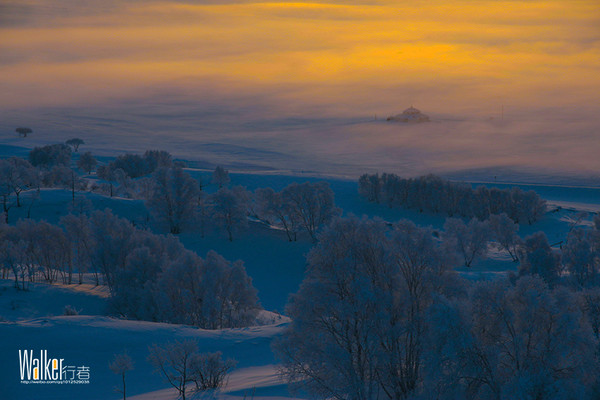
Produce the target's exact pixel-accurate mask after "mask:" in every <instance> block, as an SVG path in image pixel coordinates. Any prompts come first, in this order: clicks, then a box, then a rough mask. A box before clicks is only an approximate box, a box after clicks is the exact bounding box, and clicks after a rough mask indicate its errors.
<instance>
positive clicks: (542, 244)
mask: <svg viewBox="0 0 600 400" xmlns="http://www.w3.org/2000/svg"><path fill="white" fill-rule="evenodd" d="M519 260H520V261H521V264H520V265H519V275H520V276H523V275H538V276H540V277H541V278H543V279H544V280H545V281H546V283H547V284H548V285H550V286H553V285H554V284H555V283H556V282H557V281H558V278H559V275H560V254H559V253H558V252H556V251H554V250H553V249H552V248H551V247H550V244H549V243H548V238H547V237H546V234H545V233H544V232H537V233H534V234H533V235H530V236H527V237H526V238H525V240H524V242H523V243H522V245H521V246H520V247H519Z"/></svg>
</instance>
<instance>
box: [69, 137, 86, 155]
mask: <svg viewBox="0 0 600 400" xmlns="http://www.w3.org/2000/svg"><path fill="white" fill-rule="evenodd" d="M65 144H66V145H68V146H71V147H72V148H73V150H75V153H77V151H78V150H79V146H81V145H82V144H85V142H84V141H83V139H79V138H73V139H69V140H67V141H66V142H65Z"/></svg>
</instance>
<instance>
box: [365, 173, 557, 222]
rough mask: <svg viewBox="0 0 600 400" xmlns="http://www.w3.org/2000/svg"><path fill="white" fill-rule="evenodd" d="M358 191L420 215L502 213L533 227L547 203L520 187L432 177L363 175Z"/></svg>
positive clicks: (478, 215) (368, 196) (375, 199)
mask: <svg viewBox="0 0 600 400" xmlns="http://www.w3.org/2000/svg"><path fill="white" fill-rule="evenodd" d="M358 191H359V193H360V195H361V196H363V197H364V198H365V199H367V200H368V201H372V202H376V203H385V204H387V205H388V206H389V207H405V208H410V209H416V210H419V211H421V212H423V211H426V212H431V213H440V214H445V215H447V216H450V217H453V216H460V217H463V218H473V217H475V218H478V219H480V220H485V219H487V218H489V216H490V215H494V214H501V213H505V214H506V215H508V216H509V218H511V219H512V220H513V221H515V222H516V223H528V224H532V223H534V222H535V221H537V220H538V219H539V218H540V217H541V216H542V215H543V214H544V212H545V210H546V203H545V201H544V200H542V199H541V198H540V197H539V195H538V194H537V193H535V192H534V191H532V190H530V191H527V192H524V191H523V190H521V189H520V188H517V187H513V188H511V189H498V188H491V189H489V188H487V187H485V186H479V187H477V188H476V189H473V188H472V187H471V186H470V185H468V184H466V183H457V182H451V181H447V180H444V179H442V178H440V177H438V176H435V175H426V176H421V177H418V178H409V179H405V178H401V177H399V176H397V175H395V174H387V173H384V174H382V175H379V174H372V175H369V174H364V175H362V176H361V177H360V178H359V180H358Z"/></svg>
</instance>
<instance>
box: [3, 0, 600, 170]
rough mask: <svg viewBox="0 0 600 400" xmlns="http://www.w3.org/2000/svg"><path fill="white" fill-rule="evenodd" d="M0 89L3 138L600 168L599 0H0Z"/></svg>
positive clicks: (298, 156) (253, 161)
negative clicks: (28, 134)
mask: <svg viewBox="0 0 600 400" xmlns="http://www.w3.org/2000/svg"><path fill="white" fill-rule="evenodd" d="M0 93H2V96H0V143H5V144H14V143H21V144H22V145H24V146H28V145H31V144H32V143H37V142H36V141H38V142H44V141H47V142H52V141H56V140H64V138H68V137H71V136H73V135H75V136H79V137H82V138H83V139H84V140H86V142H87V143H88V144H89V149H92V150H95V151H98V152H103V151H104V152H108V150H109V149H114V150H120V151H121V150H122V151H135V150H138V151H143V150H144V149H145V148H147V147H150V148H165V149H167V150H170V151H172V152H173V153H174V154H175V155H179V156H181V157H186V158H194V159H197V160H205V161H207V162H209V163H223V164H229V165H231V166H234V167H235V166H237V167H239V168H245V167H250V166H254V167H256V168H262V167H264V168H272V169H282V170H294V171H298V170H306V171H309V170H310V171H312V170H314V171H320V172H330V173H331V172H338V173H345V174H350V175H352V174H357V173H360V171H367V170H368V171H374V170H388V171H393V172H396V173H400V174H420V173H428V172H436V173H437V172H444V171H457V170H474V169H482V168H483V169H490V170H494V169H498V170H499V169H500V168H512V169H515V170H520V171H536V173H540V174H542V173H544V174H552V173H556V174H560V173H567V172H568V173H574V174H580V175H581V174H583V175H590V176H593V175H596V176H598V175H600V172H598V171H600V157H598V156H597V154H598V153H599V151H600V137H599V136H600V95H599V93H600V2H598V1H597V0H590V1H579V0H524V1H498V0H448V1H441V0H423V1H421V0H416V1H398V0H396V1H388V0H380V1H378V0H363V1H314V2H300V1H299V2H271V1H264V2H252V1H235V0H231V1H227V0H225V1H216V0H208V1H146V0H105V1H102V2H99V1H93V0H85V1H83V0H78V1H75V0H62V1H56V0H54V1H49V0H18V1H16V0H0ZM411 105H414V106H415V107H417V108H419V109H421V110H422V111H423V112H424V113H426V114H428V115H429V116H430V117H431V119H432V122H431V123H429V124H422V125H419V126H415V125H412V126H405V125H402V124H391V123H386V122H385V121H384V120H385V118H386V117H387V116H389V115H393V114H397V113H400V112H402V110H404V109H405V108H407V107H409V106H411ZM20 125H26V126H31V127H32V128H33V129H34V135H33V137H32V139H31V140H30V142H17V139H16V138H14V136H15V135H14V128H15V127H16V126H20ZM140 147H141V148H140Z"/></svg>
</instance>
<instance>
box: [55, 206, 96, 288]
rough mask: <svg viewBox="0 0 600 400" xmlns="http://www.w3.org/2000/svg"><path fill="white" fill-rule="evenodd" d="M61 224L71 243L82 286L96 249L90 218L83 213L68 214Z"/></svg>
mask: <svg viewBox="0 0 600 400" xmlns="http://www.w3.org/2000/svg"><path fill="white" fill-rule="evenodd" d="M60 223H61V225H62V226H63V227H64V228H65V231H66V234H67V238H68V239H69V242H70V243H71V252H72V254H73V262H74V266H75V269H77V272H78V276H79V283H80V284H81V283H83V274H84V273H85V272H87V271H88V270H89V266H90V262H91V261H90V257H91V252H92V250H93V247H94V242H93V238H92V235H91V232H90V224H89V220H88V217H87V216H86V215H85V214H83V213H80V214H78V215H74V214H67V215H65V216H64V217H62V218H61V219H60ZM96 283H97V284H98V283H99V279H98V277H96Z"/></svg>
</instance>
